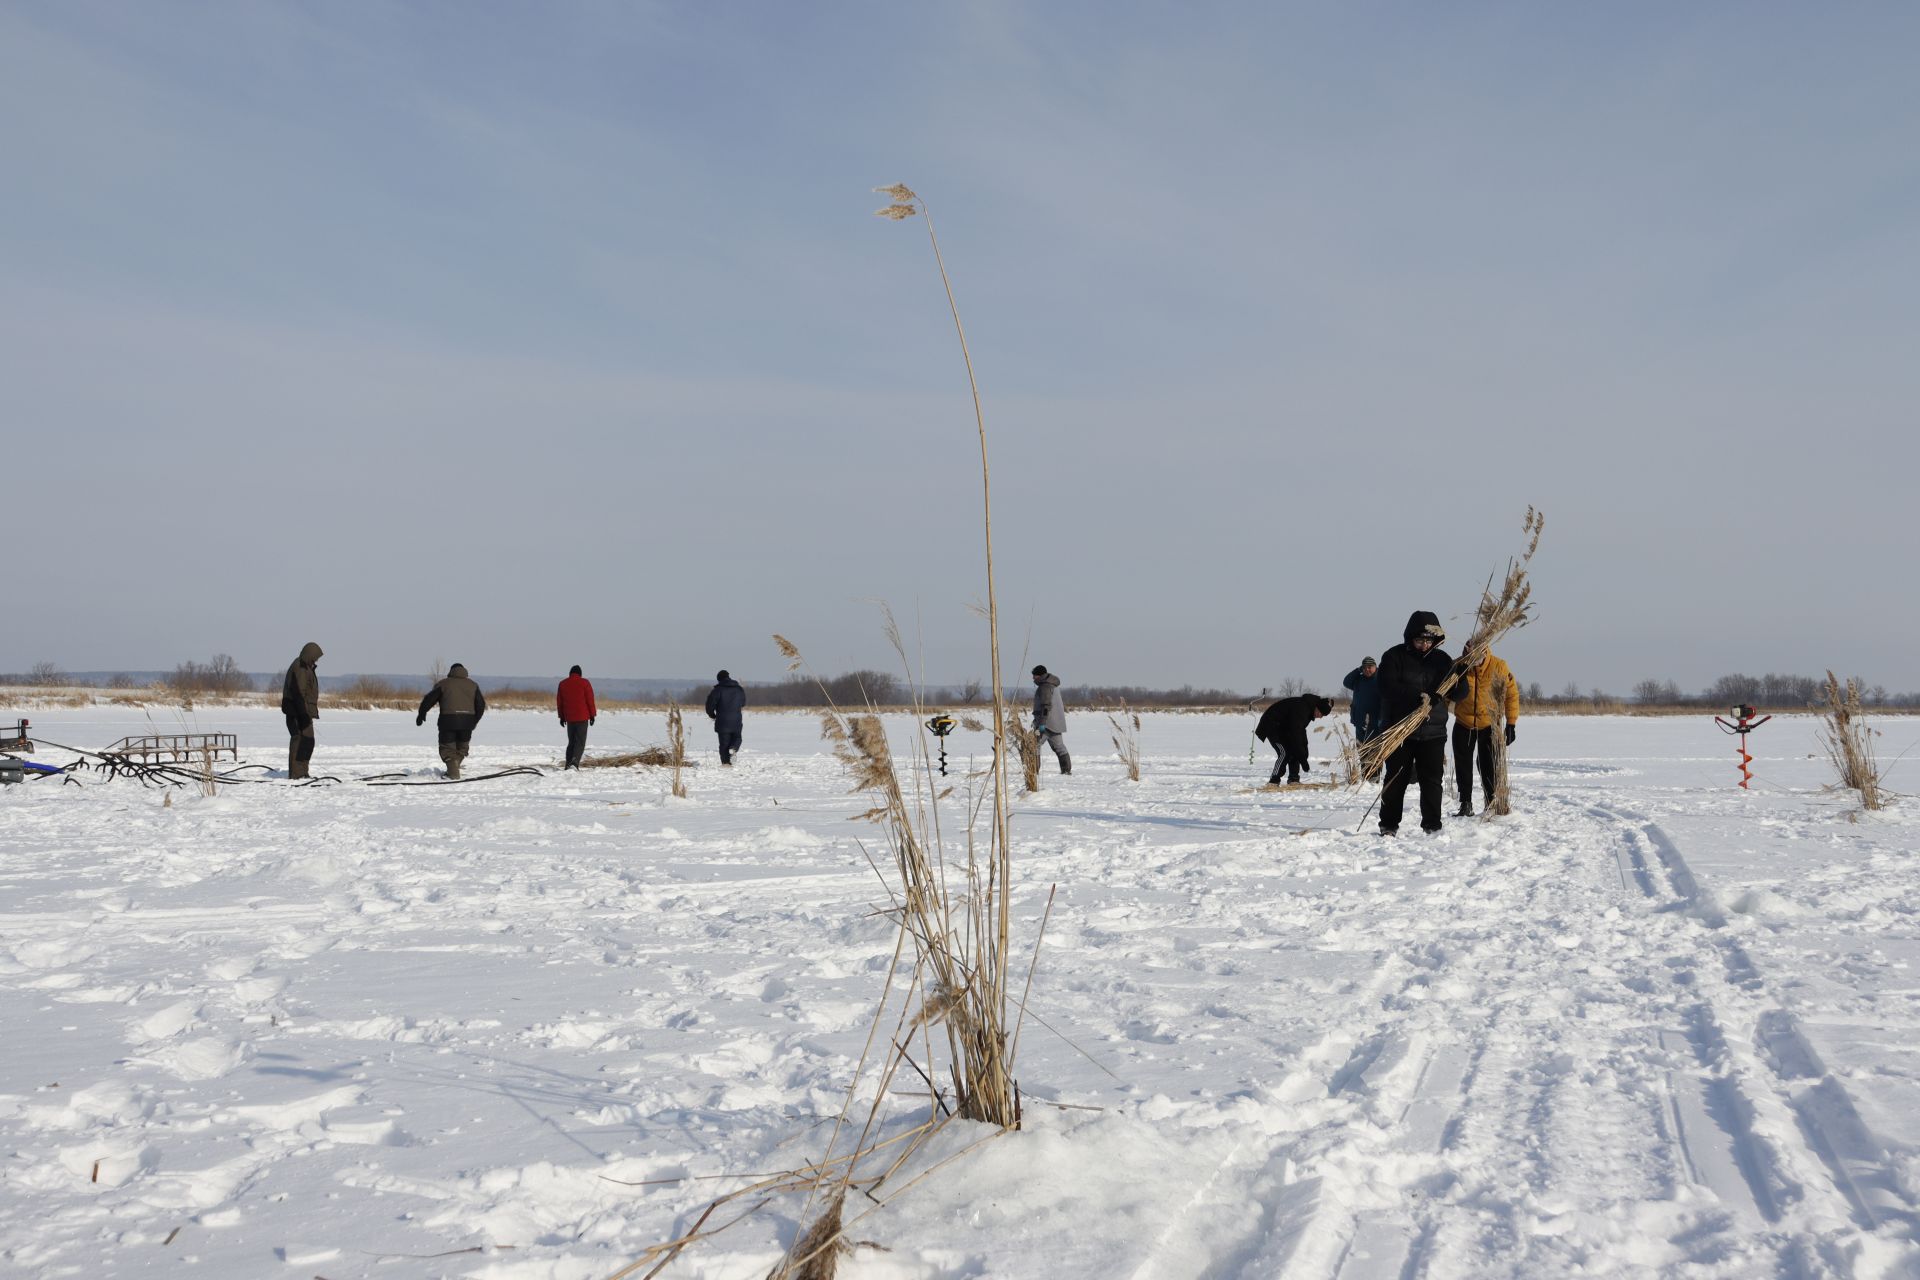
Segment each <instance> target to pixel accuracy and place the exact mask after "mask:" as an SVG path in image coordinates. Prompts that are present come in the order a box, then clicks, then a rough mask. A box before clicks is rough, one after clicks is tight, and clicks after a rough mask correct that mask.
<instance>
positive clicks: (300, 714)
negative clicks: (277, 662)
mask: <svg viewBox="0 0 1920 1280" xmlns="http://www.w3.org/2000/svg"><path fill="white" fill-rule="evenodd" d="M321 657H322V655H321V652H320V646H319V645H317V644H315V643H314V642H313V641H311V640H309V641H307V643H306V644H304V645H302V646H301V648H300V656H299V657H298V658H295V659H294V660H293V665H292V666H290V667H288V668H287V678H286V681H285V682H284V683H283V684H281V686H280V714H282V715H284V716H286V717H287V718H288V719H289V720H299V721H307V720H312V719H314V718H316V717H317V716H319V714H320V673H319V672H317V671H315V670H314V669H313V664H314V663H316V662H318V661H320V659H321Z"/></svg>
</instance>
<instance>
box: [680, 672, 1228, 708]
mask: <svg viewBox="0 0 1920 1280" xmlns="http://www.w3.org/2000/svg"><path fill="white" fill-rule="evenodd" d="M823 685H824V687H825V694H824V695H823V694H822V692H821V689H822V686H823ZM712 689H713V685H712V684H701V685H695V686H694V687H693V688H691V689H689V690H687V691H686V693H685V694H683V695H681V701H682V702H684V703H686V704H687V705H689V706H696V707H697V706H701V705H704V704H705V702H706V700H707V694H708V693H709V692H710V691H711V690H712ZM1060 693H1061V696H1062V697H1064V698H1065V699H1066V700H1067V705H1068V706H1070V707H1117V706H1119V705H1121V704H1122V703H1125V704H1126V705H1127V706H1130V707H1214V706H1220V707H1238V706H1245V705H1246V703H1247V701H1248V698H1247V695H1246V694H1244V693H1235V692H1233V691H1232V690H1229V689H1196V688H1194V687H1193V686H1192V685H1182V686H1181V687H1179V688H1178V689H1151V688H1148V687H1146V686H1144V685H1085V684H1083V685H1063V686H1062V687H1061V690H1060ZM1032 696H1033V688H1032V686H1031V685H1029V686H1027V687H1026V688H1024V689H1022V688H1019V687H1015V688H1010V689H1008V690H1007V699H1008V701H1010V702H1015V703H1020V702H1024V701H1026V700H1028V699H1030V698H1032ZM827 698H831V699H832V700H833V702H834V704H835V705H836V706H839V707H841V708H843V709H846V710H851V709H853V708H857V707H863V706H866V705H867V704H869V703H871V704H872V705H874V706H876V707H888V706H891V707H897V706H905V705H907V704H910V703H912V702H913V700H914V693H913V688H912V686H911V685H909V684H908V683H907V682H906V681H905V680H902V679H901V678H900V677H898V676H895V675H890V674H888V673H887V672H885V671H849V672H846V673H845V674H842V675H837V676H829V677H827V678H825V679H824V680H821V681H819V682H816V681H815V680H814V678H813V677H811V676H800V675H792V676H788V677H787V678H786V679H784V680H779V681H776V682H774V683H771V684H749V685H747V705H748V706H750V707H821V706H825V705H826V700H827ZM920 700H921V701H922V702H923V703H925V704H927V705H929V706H943V707H956V706H958V707H970V706H985V705H986V704H987V703H988V702H989V701H990V700H991V699H990V696H989V694H988V692H987V690H986V687H985V684H984V683H983V682H982V681H979V680H969V681H966V682H965V683H962V684H958V685H932V686H928V687H927V688H924V689H922V690H921V691H920Z"/></svg>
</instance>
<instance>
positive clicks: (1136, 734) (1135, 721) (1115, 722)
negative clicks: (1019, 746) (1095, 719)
mask: <svg viewBox="0 0 1920 1280" xmlns="http://www.w3.org/2000/svg"><path fill="white" fill-rule="evenodd" d="M1107 723H1108V724H1110V725H1112V726H1113V749H1114V750H1115V751H1117V752H1119V753H1120V763H1121V764H1122V765H1124V766H1126V770H1127V778H1128V779H1129V780H1130V781H1133V782H1138V781H1140V713H1139V712H1138V711H1128V710H1127V704H1126V703H1125V702H1122V703H1121V704H1120V714H1119V715H1117V716H1116V715H1114V714H1113V713H1112V712H1108V713H1107ZM1034 766H1035V767H1034V773H1035V774H1036V775H1037V774H1038V773H1039V771H1040V770H1039V754H1038V752H1037V751H1036V753H1035V756H1034Z"/></svg>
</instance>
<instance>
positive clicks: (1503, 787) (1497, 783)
mask: <svg viewBox="0 0 1920 1280" xmlns="http://www.w3.org/2000/svg"><path fill="white" fill-rule="evenodd" d="M1489 696H1491V697H1492V699H1493V704H1492V705H1493V723H1492V726H1491V727H1492V730H1493V731H1492V733H1491V734H1490V735H1489V736H1488V739H1487V741H1488V744H1489V746H1490V748H1491V750H1492V752H1493V795H1492V796H1491V797H1489V798H1488V800H1487V803H1486V804H1485V806H1483V808H1482V810H1481V815H1480V816H1481V820H1482V821H1485V820H1486V819H1488V818H1504V817H1506V816H1507V815H1508V814H1510V813H1512V812H1513V793H1512V791H1511V789H1510V788H1509V787H1508V786H1507V681H1506V680H1505V679H1500V680H1496V681H1494V682H1493V688H1492V689H1491V690H1490V691H1489Z"/></svg>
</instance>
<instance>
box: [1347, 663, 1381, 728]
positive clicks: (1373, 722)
mask: <svg viewBox="0 0 1920 1280" xmlns="http://www.w3.org/2000/svg"><path fill="white" fill-rule="evenodd" d="M1379 674H1380V667H1379V664H1378V663H1376V662H1374V660H1373V659H1372V658H1370V657H1369V658H1362V659H1360V665H1359V666H1357V667H1355V668H1354V669H1353V670H1351V671H1349V672H1347V678H1346V679H1345V680H1342V681H1341V682H1340V683H1341V684H1343V685H1345V686H1347V690H1348V692H1350V693H1352V694H1353V706H1352V707H1351V708H1350V709H1349V710H1348V712H1347V718H1348V719H1350V720H1352V721H1353V736H1354V738H1355V739H1356V740H1357V741H1360V742H1367V741H1370V740H1371V739H1374V738H1377V737H1379V736H1380V731H1381V730H1382V729H1384V728H1386V726H1385V725H1383V724H1381V723H1380V681H1379V680H1378V679H1377V677H1378V676H1379Z"/></svg>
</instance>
